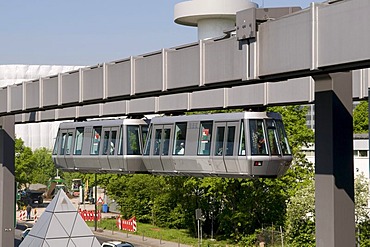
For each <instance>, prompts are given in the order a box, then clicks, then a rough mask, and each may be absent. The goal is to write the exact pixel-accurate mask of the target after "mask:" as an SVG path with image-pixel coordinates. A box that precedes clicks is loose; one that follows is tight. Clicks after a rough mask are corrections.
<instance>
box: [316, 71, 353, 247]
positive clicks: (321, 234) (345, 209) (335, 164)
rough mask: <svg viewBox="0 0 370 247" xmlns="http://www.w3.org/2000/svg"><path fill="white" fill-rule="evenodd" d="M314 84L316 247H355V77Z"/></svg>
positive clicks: (331, 77) (330, 78)
mask: <svg viewBox="0 0 370 247" xmlns="http://www.w3.org/2000/svg"><path fill="white" fill-rule="evenodd" d="M314 80H315V152H316V153H315V165H316V167H315V183H316V185H315V186H316V192H315V200H316V202H315V204H316V205H315V207H316V246H318V247H348V246H355V214H354V171H353V122H352V73H351V72H346V73H333V74H326V75H320V76H315V77H314Z"/></svg>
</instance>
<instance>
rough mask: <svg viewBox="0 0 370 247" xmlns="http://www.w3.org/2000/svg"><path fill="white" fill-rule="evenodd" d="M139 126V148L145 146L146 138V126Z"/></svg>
mask: <svg viewBox="0 0 370 247" xmlns="http://www.w3.org/2000/svg"><path fill="white" fill-rule="evenodd" d="M140 128H141V147H140V148H141V150H143V149H144V147H145V146H146V139H147V138H148V127H147V126H140ZM140 153H141V152H140Z"/></svg>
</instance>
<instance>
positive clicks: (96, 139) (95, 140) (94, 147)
mask: <svg viewBox="0 0 370 247" xmlns="http://www.w3.org/2000/svg"><path fill="white" fill-rule="evenodd" d="M100 136H101V127H94V128H93V135H92V138H91V149H90V154H95V155H98V154H99V147H100Z"/></svg>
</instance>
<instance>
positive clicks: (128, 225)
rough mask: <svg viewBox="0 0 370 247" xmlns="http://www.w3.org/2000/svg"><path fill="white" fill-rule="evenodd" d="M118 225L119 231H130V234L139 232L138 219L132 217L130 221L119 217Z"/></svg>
mask: <svg viewBox="0 0 370 247" xmlns="http://www.w3.org/2000/svg"><path fill="white" fill-rule="evenodd" d="M116 225H117V227H118V229H120V230H125V231H130V232H136V231H137V225H136V217H135V216H134V217H132V218H131V219H129V220H123V219H121V217H120V216H119V217H118V218H117V220H116Z"/></svg>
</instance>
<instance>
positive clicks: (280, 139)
mask: <svg viewBox="0 0 370 247" xmlns="http://www.w3.org/2000/svg"><path fill="white" fill-rule="evenodd" d="M249 131H250V133H249V134H250V143H251V154H252V155H291V151H290V147H289V144H288V138H287V136H286V132H285V129H284V125H283V123H282V121H281V120H273V119H266V120H263V119H252V120H249Z"/></svg>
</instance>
